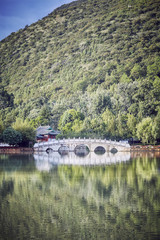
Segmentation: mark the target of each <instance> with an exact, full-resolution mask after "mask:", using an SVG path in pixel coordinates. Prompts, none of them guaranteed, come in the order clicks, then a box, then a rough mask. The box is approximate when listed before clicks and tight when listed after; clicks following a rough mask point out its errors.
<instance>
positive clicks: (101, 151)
mask: <svg viewBox="0 0 160 240" xmlns="http://www.w3.org/2000/svg"><path fill="white" fill-rule="evenodd" d="M105 152H106V149H105V148H104V147H103V146H97V147H96V148H95V149H94V153H96V154H97V155H103V154H104V153H105Z"/></svg>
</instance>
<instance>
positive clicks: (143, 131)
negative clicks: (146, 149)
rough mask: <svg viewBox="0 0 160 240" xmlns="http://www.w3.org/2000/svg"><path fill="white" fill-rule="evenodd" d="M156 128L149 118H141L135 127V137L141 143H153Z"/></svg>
mask: <svg viewBox="0 0 160 240" xmlns="http://www.w3.org/2000/svg"><path fill="white" fill-rule="evenodd" d="M155 130H156V127H155V124H154V123H153V119H152V118H151V117H147V118H143V119H142V121H141V122H140V123H138V125H137V137H138V138H139V139H141V140H142V143H147V144H148V143H155V140H156V132H155Z"/></svg>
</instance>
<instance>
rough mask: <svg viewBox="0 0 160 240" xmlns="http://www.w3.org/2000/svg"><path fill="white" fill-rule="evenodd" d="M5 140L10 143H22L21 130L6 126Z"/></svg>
mask: <svg viewBox="0 0 160 240" xmlns="http://www.w3.org/2000/svg"><path fill="white" fill-rule="evenodd" d="M3 141H4V142H5V143H8V144H9V145H14V146H17V145H20V144H21V142H22V135H21V133H20V132H18V131H16V130H14V129H13V128H11V127H9V128H6V129H5V130H4V132H3Z"/></svg>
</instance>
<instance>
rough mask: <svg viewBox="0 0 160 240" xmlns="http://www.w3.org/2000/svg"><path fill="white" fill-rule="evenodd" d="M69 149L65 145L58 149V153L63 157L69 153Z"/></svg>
mask: <svg viewBox="0 0 160 240" xmlns="http://www.w3.org/2000/svg"><path fill="white" fill-rule="evenodd" d="M69 150H70V149H69V147H68V146H66V145H62V146H60V148H59V149H58V152H59V153H60V154H61V155H63V154H67V153H68V152H69Z"/></svg>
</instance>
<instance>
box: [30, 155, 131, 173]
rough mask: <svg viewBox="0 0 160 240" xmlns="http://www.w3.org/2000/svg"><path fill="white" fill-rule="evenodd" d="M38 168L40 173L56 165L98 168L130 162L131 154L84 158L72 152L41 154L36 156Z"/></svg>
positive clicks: (88, 156) (87, 156)
mask: <svg viewBox="0 0 160 240" xmlns="http://www.w3.org/2000/svg"><path fill="white" fill-rule="evenodd" d="M34 159H35V161H36V167H37V169H38V170H40V171H49V170H50V169H51V168H52V167H54V166H56V165H80V166H85V165H88V166H94V165H95V166H96V165H110V164H116V163H120V162H126V161H129V160H130V152H117V153H116V154H112V153H109V152H105V153H104V154H103V155H97V154H95V153H94V152H90V153H89V154H88V155H86V156H84V157H80V156H77V155H76V154H75V153H73V152H71V153H68V154H66V155H60V154H59V153H58V152H54V153H51V154H47V153H45V152H44V153H41V154H34Z"/></svg>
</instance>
